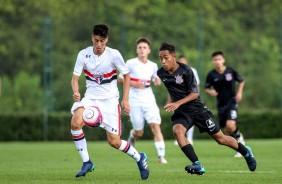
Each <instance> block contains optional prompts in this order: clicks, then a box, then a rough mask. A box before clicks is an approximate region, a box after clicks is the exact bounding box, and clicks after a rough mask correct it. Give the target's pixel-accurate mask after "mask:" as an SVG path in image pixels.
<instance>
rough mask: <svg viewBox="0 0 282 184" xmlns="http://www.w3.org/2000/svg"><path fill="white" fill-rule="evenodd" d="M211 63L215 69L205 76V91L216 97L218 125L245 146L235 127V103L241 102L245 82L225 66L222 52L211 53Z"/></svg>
mask: <svg viewBox="0 0 282 184" xmlns="http://www.w3.org/2000/svg"><path fill="white" fill-rule="evenodd" d="M212 63H213V64H214V66H215V68H214V69H213V70H211V71H210V72H209V73H208V75H207V79H206V83H205V91H206V92H207V93H208V94H209V95H211V96H216V97H217V111H218V119H219V125H220V127H221V128H223V130H224V133H225V134H227V135H230V136H232V137H234V138H235V139H237V141H238V142H240V143H242V144H244V145H245V141H244V138H243V135H242V133H240V131H239V128H238V127H237V106H238V105H237V103H239V102H240V101H241V100H242V92H243V88H244V84H245V82H244V80H243V78H242V77H241V75H240V74H239V73H238V72H237V71H236V70H234V69H233V68H231V67H229V66H225V59H224V55H223V52H222V51H216V52H214V53H212ZM235 82H238V83H239V85H238V89H237V92H235ZM241 156H242V155H241V154H240V153H238V152H237V153H236V154H235V155H234V157H241Z"/></svg>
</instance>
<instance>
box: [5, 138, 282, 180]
mask: <svg viewBox="0 0 282 184" xmlns="http://www.w3.org/2000/svg"><path fill="white" fill-rule="evenodd" d="M247 143H248V145H250V146H251V147H252V149H253V152H254V155H255V157H256V159H257V163H258V165H257V170H256V171H255V172H250V171H249V170H248V167H247V165H246V162H245V160H244V159H243V158H234V157H233V155H234V153H235V152H234V151H233V150H230V149H229V148H227V147H224V146H219V145H217V144H216V143H215V142H213V141H211V140H195V143H194V148H195V150H196V152H197V153H198V156H199V158H200V161H201V162H202V164H203V166H204V167H205V169H206V174H205V175H202V176H197V175H190V174H187V173H186V172H184V167H185V166H186V165H187V164H190V161H188V160H187V159H186V157H185V156H184V154H183V153H182V152H181V150H180V149H179V148H178V147H177V146H175V145H173V141H172V140H170V141H166V155H167V156H166V158H167V160H168V162H169V163H168V164H166V165H160V164H158V163H157V154H156V150H155V147H154V145H153V142H152V141H139V142H138V143H137V145H136V148H137V149H138V150H139V151H145V152H146V153H147V155H148V157H149V167H150V171H151V173H150V177H149V179H148V180H145V181H142V180H141V178H140V176H139V171H138V167H137V165H136V163H135V161H134V160H133V159H132V158H130V157H128V156H127V155H125V154H123V153H121V152H119V151H116V150H115V149H113V148H111V147H110V146H109V145H108V144H107V143H106V142H104V141H101V142H90V141H88V150H89V153H90V156H91V158H92V161H93V162H94V164H95V166H96V169H95V171H94V172H91V173H88V174H87V175H86V177H85V178H83V177H82V178H75V177H74V176H75V174H76V172H77V171H78V170H79V169H80V167H81V164H82V163H81V160H80V156H79V154H78V152H77V151H76V149H75V146H74V144H73V142H2V143H0V148H1V149H0V150H1V151H0V183H1V184H6V183H7V184H10V183H11V184H12V183H13V184H14V183H26V184H46V183H54V184H63V183H66V184H72V183H76V184H81V183H83V184H87V183H110V184H112V183H134V184H135V183H137V184H138V183H152V184H158V183H159V184H164V183H173V184H181V183H193V184H195V183H207V184H213V183H214V184H226V183H228V184H233V183H236V184H237V183H238V184H245V183H251V184H254V183H259V184H262V183H271V184H274V183H282V174H281V171H282V159H281V158H280V156H281V154H282V139H267V140H247Z"/></svg>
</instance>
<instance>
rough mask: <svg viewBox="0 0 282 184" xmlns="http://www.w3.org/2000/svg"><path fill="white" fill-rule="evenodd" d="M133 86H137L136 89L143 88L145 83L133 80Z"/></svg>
mask: <svg viewBox="0 0 282 184" xmlns="http://www.w3.org/2000/svg"><path fill="white" fill-rule="evenodd" d="M132 86H133V87H134V88H138V89H144V88H145V85H144V83H143V82H134V85H132Z"/></svg>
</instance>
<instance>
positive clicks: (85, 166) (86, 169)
mask: <svg viewBox="0 0 282 184" xmlns="http://www.w3.org/2000/svg"><path fill="white" fill-rule="evenodd" d="M94 169H95V166H94V164H93V163H92V162H91V160H89V161H87V162H83V165H82V167H81V170H80V171H79V172H78V173H77V174H76V175H75V177H76V178H78V177H81V176H85V175H86V173H88V172H92V171H93V170H94Z"/></svg>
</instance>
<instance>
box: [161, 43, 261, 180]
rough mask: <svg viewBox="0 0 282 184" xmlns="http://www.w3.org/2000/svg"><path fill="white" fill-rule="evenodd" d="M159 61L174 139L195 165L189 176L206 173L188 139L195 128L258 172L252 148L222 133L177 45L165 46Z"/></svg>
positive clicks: (188, 166) (189, 171)
mask: <svg viewBox="0 0 282 184" xmlns="http://www.w3.org/2000/svg"><path fill="white" fill-rule="evenodd" d="M159 58H160V62H161V64H162V67H161V68H159V69H158V72H157V74H158V76H159V77H160V79H161V80H162V81H163V83H164V85H165V87H166V88H167V90H168V92H169V95H170V96H171V100H172V103H169V104H166V105H165V106H164V108H165V110H166V111H168V112H173V115H172V117H171V120H172V126H173V127H172V129H173V133H174V136H175V138H176V140H177V142H178V145H179V147H180V148H181V150H182V151H183V153H184V154H185V155H186V157H187V158H188V159H189V160H190V161H191V162H192V165H187V166H186V167H185V170H186V171H187V172H188V173H190V174H198V175H202V174H204V173H205V172H206V171H205V169H204V168H203V167H202V165H201V163H200V160H199V158H198V156H197V154H196V153H195V151H194V148H193V146H192V145H191V144H190V143H189V142H188V140H187V139H186V137H185V133H186V132H187V130H189V129H190V128H191V127H192V126H193V125H195V126H196V127H198V129H199V130H200V132H201V133H202V132H206V133H208V134H209V135H210V136H211V137H212V138H213V139H214V140H215V141H216V142H217V143H218V144H220V145H225V146H228V147H230V148H232V149H233V150H236V151H238V152H239V153H241V154H242V155H243V156H244V158H245V160H246V162H247V165H248V167H249V170H250V171H255V169H256V165H257V164H256V160H255V158H254V156H253V154H252V150H251V148H250V147H249V146H244V145H243V144H241V143H240V142H237V141H236V139H235V138H234V137H231V136H228V135H224V134H223V133H222V131H221V130H220V127H219V125H218V124H217V123H216V121H215V118H214V116H213V114H212V112H211V111H210V110H209V109H208V108H207V106H206V105H205V103H204V102H203V101H202V99H201V98H200V96H199V93H198V89H197V84H196V80H195V76H194V75H193V72H192V70H191V68H190V67H189V66H187V65H185V64H182V63H179V62H177V61H176V58H177V56H176V52H175V47H174V45H171V44H168V43H163V44H162V45H161V46H160V49H159Z"/></svg>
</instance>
